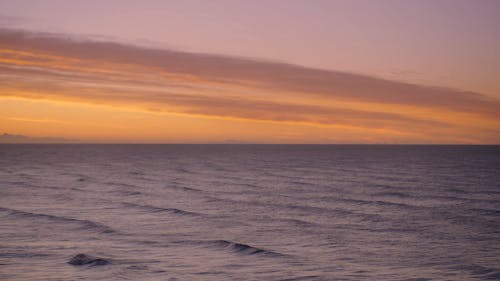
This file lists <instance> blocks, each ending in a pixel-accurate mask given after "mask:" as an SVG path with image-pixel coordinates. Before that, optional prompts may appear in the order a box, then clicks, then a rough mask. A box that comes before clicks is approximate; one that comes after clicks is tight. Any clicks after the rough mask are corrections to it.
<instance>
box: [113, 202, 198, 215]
mask: <svg viewBox="0 0 500 281" xmlns="http://www.w3.org/2000/svg"><path fill="white" fill-rule="evenodd" d="M122 204H123V205H124V206H125V207H131V208H137V209H142V210H146V211H148V212H153V213H159V212H167V213H172V214H176V215H182V216H203V214H200V213H195V212H190V211H185V210H181V209H176V208H162V207H156V206H152V205H139V204H134V203H122Z"/></svg>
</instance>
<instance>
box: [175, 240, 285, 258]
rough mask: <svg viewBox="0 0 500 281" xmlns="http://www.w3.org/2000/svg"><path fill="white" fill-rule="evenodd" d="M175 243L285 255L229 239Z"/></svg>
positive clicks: (277, 255) (262, 254) (244, 252)
mask: <svg viewBox="0 0 500 281" xmlns="http://www.w3.org/2000/svg"><path fill="white" fill-rule="evenodd" d="M175 243H180V244H190V245H204V246H208V247H212V248H216V249H222V250H227V251H230V252H232V253H236V254H239V255H248V256H253V255H258V256H267V257H283V256H285V255H284V254H282V253H278V252H275V251H271V250H267V249H262V248H257V247H254V246H250V245H247V244H243V243H238V242H233V241H228V240H188V241H186V240H183V241H177V242H175Z"/></svg>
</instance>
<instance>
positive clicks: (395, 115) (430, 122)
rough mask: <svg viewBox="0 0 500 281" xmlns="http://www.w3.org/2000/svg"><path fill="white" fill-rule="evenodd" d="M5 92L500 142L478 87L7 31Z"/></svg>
mask: <svg viewBox="0 0 500 281" xmlns="http://www.w3.org/2000/svg"><path fill="white" fill-rule="evenodd" d="M0 82H1V83H2V86H0V95H3V96H24V97H31V98H55V99H64V100H74V101H84V102H93V103H107V104H111V105H121V106H136V107H141V108H143V109H146V110H151V111H160V112H161V111H165V112H178V113H184V114H194V115H206V116H215V117H228V118H239V119H248V120H270V121H276V122H299V123H306V124H317V125H349V126H359V127H366V128H392V129H396V130H400V131H408V130H413V131H415V132H422V133H425V132H426V131H428V130H429V129H430V128H433V129H436V128H440V127H444V126H447V127H461V128H462V129H463V130H464V132H465V131H466V129H467V128H469V129H471V130H472V131H474V130H476V131H477V130H483V131H484V132H486V131H488V134H489V135H490V137H491V134H493V137H494V138H500V136H499V134H500V133H499V132H498V130H497V129H494V128H495V126H498V125H500V122H499V117H500V101H498V100H497V99H493V98H491V97H488V96H486V95H482V94H479V93H473V92H467V91H461V90H456V89H449V88H437V87H429V86H425V85H416V84H410V83H403V82H398V81H390V80H385V79H380V78H376V77H370V76H366V75H359V74H354V73H345V72H338V71H331V70H321V69H314V68H307V67H303V66H298V65H291V64H286V63H280V62H271V61H265V60H257V59H248V58H239V57H229V56H222V55H213V54H195V53H186V52H180V51H172V50H163V49H152V48H146V47H138V46H131V45H126V44H121V43H116V42H102V41H100V42H97V41H92V40H87V39H85V38H76V37H69V36H66V35H57V34H48V33H34V32H27V31H20V30H10V29H0Z"/></svg>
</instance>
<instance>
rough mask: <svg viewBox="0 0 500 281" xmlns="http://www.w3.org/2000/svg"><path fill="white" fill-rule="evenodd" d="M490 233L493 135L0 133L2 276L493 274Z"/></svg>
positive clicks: (498, 235) (498, 186)
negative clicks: (232, 140) (462, 138)
mask: <svg viewBox="0 0 500 281" xmlns="http://www.w3.org/2000/svg"><path fill="white" fill-rule="evenodd" d="M499 241H500V147H499V146H307V145H304V146H293V145H283V146H275V145H0V280H500V262H499V261H500V242H499ZM77 254H86V255H89V258H90V259H92V257H94V258H96V259H97V258H99V259H100V260H101V261H102V262H92V261H90V262H89V263H87V264H78V263H79V262H81V260H79V261H78V262H76V264H69V263H68V261H70V260H71V259H72V257H74V256H75V255H77ZM73 261H74V260H73ZM73 263H75V262H73ZM82 263H83V262H82Z"/></svg>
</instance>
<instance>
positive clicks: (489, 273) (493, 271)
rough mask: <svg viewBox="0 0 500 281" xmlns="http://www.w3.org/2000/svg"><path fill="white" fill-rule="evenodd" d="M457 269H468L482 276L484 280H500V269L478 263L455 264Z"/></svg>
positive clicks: (479, 276) (473, 273)
mask: <svg viewBox="0 0 500 281" xmlns="http://www.w3.org/2000/svg"><path fill="white" fill-rule="evenodd" d="M453 269H455V270H461V271H468V272H470V274H471V275H473V276H475V277H478V278H481V279H483V280H500V269H498V268H492V267H485V266H481V265H477V264H470V265H466V266H455V267H453Z"/></svg>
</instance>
